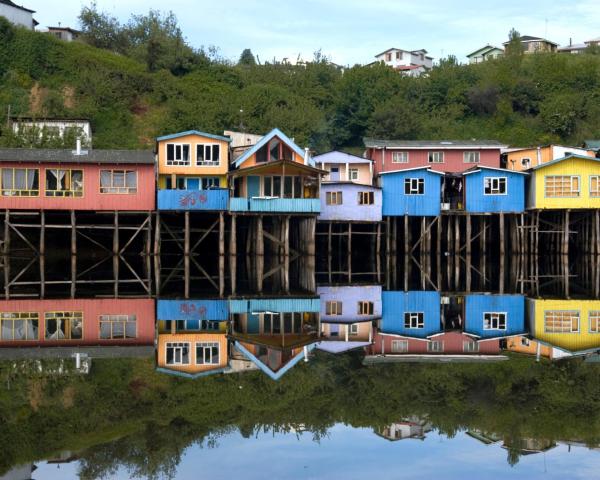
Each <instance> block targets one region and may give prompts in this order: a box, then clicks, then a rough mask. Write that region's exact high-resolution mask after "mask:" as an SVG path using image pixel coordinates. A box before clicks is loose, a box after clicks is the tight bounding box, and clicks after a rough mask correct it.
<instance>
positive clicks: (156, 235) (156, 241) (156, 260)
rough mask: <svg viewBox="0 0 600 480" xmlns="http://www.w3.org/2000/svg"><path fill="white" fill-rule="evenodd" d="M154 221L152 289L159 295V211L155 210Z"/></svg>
mask: <svg viewBox="0 0 600 480" xmlns="http://www.w3.org/2000/svg"><path fill="white" fill-rule="evenodd" d="M155 218H156V221H155V227H154V291H155V293H156V295H157V296H158V295H160V287H161V285H160V278H161V277H160V247H161V245H160V227H161V219H160V212H158V211H157V212H156V217H155Z"/></svg>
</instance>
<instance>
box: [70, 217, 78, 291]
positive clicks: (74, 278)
mask: <svg viewBox="0 0 600 480" xmlns="http://www.w3.org/2000/svg"><path fill="white" fill-rule="evenodd" d="M76 285H77V226H76V221H75V210H71V298H75V286H76Z"/></svg>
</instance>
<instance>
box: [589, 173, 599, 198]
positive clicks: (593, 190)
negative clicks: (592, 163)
mask: <svg viewBox="0 0 600 480" xmlns="http://www.w3.org/2000/svg"><path fill="white" fill-rule="evenodd" d="M590 197H600V176H599V175H590Z"/></svg>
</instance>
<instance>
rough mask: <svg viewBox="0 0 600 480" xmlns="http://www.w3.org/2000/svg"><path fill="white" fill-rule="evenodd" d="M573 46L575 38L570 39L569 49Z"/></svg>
mask: <svg viewBox="0 0 600 480" xmlns="http://www.w3.org/2000/svg"><path fill="white" fill-rule="evenodd" d="M572 46H573V38H572V37H569V47H572Z"/></svg>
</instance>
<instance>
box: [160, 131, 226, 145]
mask: <svg viewBox="0 0 600 480" xmlns="http://www.w3.org/2000/svg"><path fill="white" fill-rule="evenodd" d="M187 135H198V136H199V137H206V138H212V139H213V140H221V141H223V142H231V138H229V137H223V136H221V135H214V134H212V133H206V132H201V131H199V130H186V131H185V132H179V133H173V134H171V135H163V136H162V137H157V138H156V141H157V142H162V141H163V140H172V139H174V138H179V137H185V136H187Z"/></svg>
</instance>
